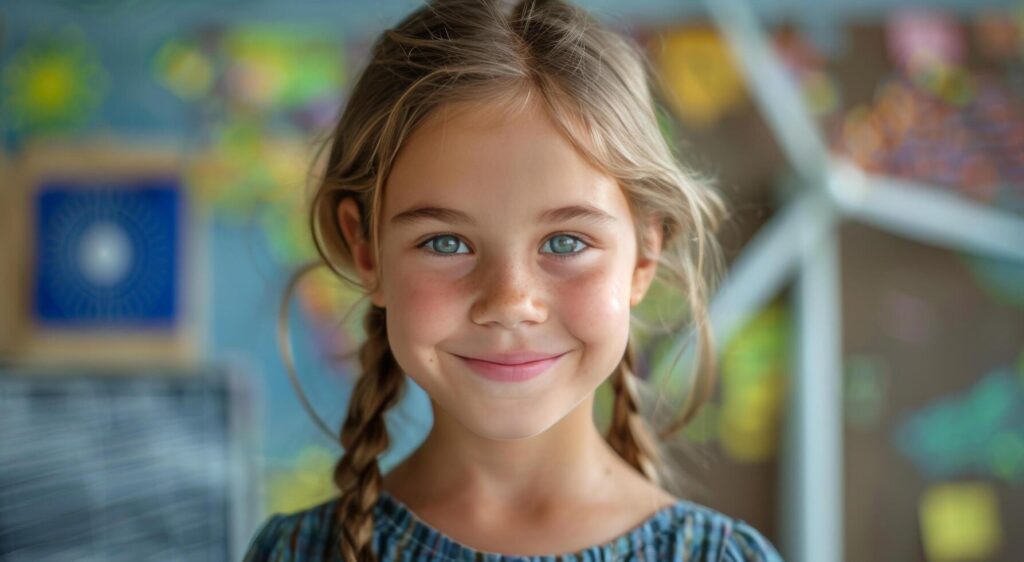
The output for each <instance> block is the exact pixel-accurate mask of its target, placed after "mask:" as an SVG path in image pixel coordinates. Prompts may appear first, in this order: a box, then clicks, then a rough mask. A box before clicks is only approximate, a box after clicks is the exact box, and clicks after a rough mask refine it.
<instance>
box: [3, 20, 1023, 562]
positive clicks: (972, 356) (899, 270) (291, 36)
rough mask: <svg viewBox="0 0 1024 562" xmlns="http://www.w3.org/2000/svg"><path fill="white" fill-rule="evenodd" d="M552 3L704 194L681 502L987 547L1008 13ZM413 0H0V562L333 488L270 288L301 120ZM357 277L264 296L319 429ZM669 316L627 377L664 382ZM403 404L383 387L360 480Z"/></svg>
mask: <svg viewBox="0 0 1024 562" xmlns="http://www.w3.org/2000/svg"><path fill="white" fill-rule="evenodd" d="M579 3H580V4H582V5H583V6H585V7H587V8H589V9H591V10H592V11H593V12H594V13H595V14H596V15H597V16H598V17H599V18H600V19H602V20H604V21H605V22H607V23H608V24H609V25H611V26H613V27H614V28H616V29H618V30H619V31H621V32H622V33H625V34H627V35H629V36H630V37H632V38H633V39H634V40H635V41H637V43H638V44H640V45H641V46H642V47H643V48H644V49H645V50H646V51H647V53H648V55H649V56H650V58H651V61H652V63H653V67H654V68H655V69H656V72H657V73H658V78H659V80H660V82H661V86H660V88H659V91H658V92H657V102H658V106H659V109H660V117H661V122H662V128H663V131H664V133H665V135H666V137H667V138H669V140H670V142H671V143H672V144H673V146H674V147H675V149H676V153H677V154H678V156H679V158H680V160H681V161H682V162H683V163H685V164H686V165H688V166H691V167H693V168H695V169H697V170H699V171H701V172H703V173H706V174H708V175H710V176H712V177H714V178H716V181H717V185H716V187H717V189H719V190H720V191H721V193H722V195H723V196H724V197H725V198H726V199H727V201H728V202H729V205H730V208H731V210H732V216H731V219H730V222H729V223H728V225H727V226H726V227H725V228H724V229H723V231H722V232H721V233H720V239H721V242H722V244H723V247H724V249H725V251H726V257H727V260H728V264H729V273H728V275H727V276H726V278H725V280H724V281H723V283H722V285H721V287H720V290H719V292H718V293H717V294H716V296H715V301H714V304H713V309H712V312H713V320H714V324H715V331H716V334H717V337H718V339H719V342H718V343H719V351H720V353H721V356H720V361H721V362H720V369H719V383H718V387H717V390H716V394H715V398H714V400H713V402H712V403H711V404H709V405H708V406H707V407H705V408H704V409H703V410H702V412H701V414H700V416H699V417H698V418H697V419H696V420H695V421H694V422H693V423H692V424H691V425H690V426H689V427H688V428H687V429H686V430H684V432H685V435H686V438H687V440H688V441H689V442H690V443H692V444H693V447H694V449H695V450H697V451H699V454H698V455H697V456H695V457H692V458H690V459H689V460H688V461H687V462H688V464H687V466H688V467H689V468H688V474H687V478H688V479H689V480H690V481H691V482H692V484H693V485H692V487H693V489H694V492H693V497H692V498H691V499H694V500H696V501H699V502H701V503H705V504H707V505H709V506H712V507H714V508H716V509H719V510H721V511H724V512H725V513H727V514H729V515H731V516H734V517H738V518H741V519H744V520H746V521H747V522H749V523H751V524H752V525H754V526H755V527H756V528H758V529H760V530H762V531H763V532H764V534H765V535H766V536H768V537H769V538H770V539H772V541H773V542H775V543H776V544H777V545H779V547H780V550H782V552H783V555H784V556H785V558H786V559H787V560H792V561H805V562H806V561H815V562H837V561H839V560H849V561H867V560H880V559H884V560H894V561H931V562H940V561H958V560H963V561H973V560H978V561H982V560H985V561H995V560H998V561H1011V560H1020V559H1021V556H1022V555H1021V554H1020V553H1021V551H1022V550H1024V533H1022V531H1021V530H1022V529H1024V488H1022V484H1024V4H1022V3H1020V2H1018V1H1015V0H1004V1H998V0H984V1H982V0H941V1H932V2H915V3H910V2H900V1H882V0H831V1H828V2H811V1H808V0H777V1H770V0H747V1H746V2H740V1H738V0H717V1H715V2H710V3H708V4H707V5H705V4H703V3H701V2H698V1H696V0H674V1H669V0H630V1H629V2H619V1H614V0H589V1H584V0H580V2H579ZM417 5H419V2H416V1H413V0H386V1H384V0H382V1H372V0H336V1H333V2H322V1H313V0H301V1H299V0H252V1H241V0H219V1H216V2H201V1H197V0H179V1H177V2H167V1H161V0H77V1H76V0H6V1H4V2H3V3H2V4H0V96H2V97H0V135H2V145H0V560H4V561H7V560H10V561H15V560H18V561H21V560H32V561H39V560H121V559H125V560H129V559H130V560H140V559H146V560H229V559H232V560H237V559H240V558H241V556H242V553H243V552H244V548H245V546H246V545H247V543H248V541H249V539H250V538H251V537H252V534H253V532H254V531H255V530H256V528H257V525H258V524H259V523H261V522H262V521H263V520H264V519H265V518H266V517H267V516H268V515H269V514H271V513H277V512H290V511H295V510H299V509H303V508H306V507H309V506H311V505H314V504H315V503H319V502H321V501H324V500H326V499H328V498H329V497H330V496H331V495H332V494H333V493H334V489H333V485H332V483H331V479H330V474H331V468H332V465H333V462H334V460H335V459H336V458H337V456H338V455H339V454H340V452H341V451H340V448H339V446H338V445H337V443H336V440H332V439H331V438H330V437H329V436H328V435H325V434H324V433H323V432H321V431H320V430H319V429H318V427H317V425H316V423H315V422H314V420H312V419H311V418H310V417H309V415H307V413H306V412H305V410H304V409H303V408H302V405H301V402H300V400H299V398H298V396H297V394H296V392H295V390H294V389H293V387H292V385H291V382H290V380H289V378H288V374H287V372H286V370H285V367H284V363H283V362H282V359H281V357H280V355H279V353H278V351H277V345H276V341H275V334H276V317H277V311H278V308H279V306H281V302H280V299H281V295H282V292H283V289H284V283H285V280H286V278H287V275H288V274H289V273H290V272H291V271H292V270H293V269H294V268H296V267H298V266H300V265H301V264H302V263H304V262H305V261H307V260H309V259H311V258H313V257H314V255H315V254H314V251H313V249H312V245H311V243H310V240H309V238H308V234H307V228H308V226H307V223H306V218H305V213H304V209H305V207H304V204H305V202H306V199H305V197H306V194H307V190H308V187H307V177H308V173H309V171H310V170H311V169H314V168H315V156H316V153H315V151H316V148H317V146H318V142H319V141H320V140H321V139H322V138H323V136H324V135H325V134H327V133H328V132H329V131H330V127H331V124H332V121H333V120H334V119H335V118H336V117H337V115H338V112H339V109H340V107H342V104H343V103H344V101H345V94H346V92H347V91H348V88H349V87H350V86H351V84H352V82H353V80H354V78H355V77H356V76H357V75H358V72H359V70H360V69H361V67H362V65H363V64H365V62H366V57H367V52H368V48H369V45H370V43H371V41H372V40H373V39H374V38H375V36H376V34H378V33H379V32H380V31H381V30H383V29H385V28H386V27H387V26H389V25H392V24H394V23H396V22H397V21H398V20H399V19H400V18H401V17H402V16H404V15H405V14H406V13H408V12H409V11H411V10H412V9H413V8H415V7H416V6H417ZM675 295H677V293H675V292H673V291H671V290H668V289H666V288H664V287H659V286H655V287H654V289H653V290H652V292H651V293H650V296H649V297H648V299H647V300H646V301H645V302H644V303H643V305H642V306H641V307H640V308H639V309H638V314H639V315H641V316H647V317H649V319H651V320H653V319H655V318H658V317H659V316H658V314H661V315H662V317H663V315H664V311H679V312H680V314H682V313H684V312H685V310H684V309H683V305H682V303H681V302H679V301H678V299H676V297H675ZM357 298H358V295H357V294H354V293H353V292H351V291H349V290H346V289H345V288H344V287H343V286H342V284H341V283H340V282H338V281H337V280H335V279H333V278H331V277H330V276H329V275H327V274H326V273H319V274H316V275H312V276H309V277H307V278H306V280H305V281H303V283H302V284H301V285H300V287H299V290H298V294H297V296H296V298H295V299H294V301H293V302H292V303H290V307H289V309H288V310H289V316H290V318H291V321H292V326H293V329H294V334H293V342H294V345H295V354H296V361H297V367H298V369H297V372H298V374H299V378H300V380H301V384H302V387H303V388H304V389H305V392H306V393H307V394H308V396H309V400H310V403H311V406H312V407H313V408H314V409H315V410H316V412H318V413H319V415H320V416H321V417H322V418H323V419H324V420H325V421H326V423H327V425H328V426H329V427H330V428H332V431H333V429H334V428H339V427H340V423H341V420H342V416H343V414H344V412H345V408H346V402H347V399H348V396H349V392H350V388H351V386H352V380H353V377H354V375H355V371H354V367H355V365H354V364H353V363H351V362H349V361H346V360H341V359H338V358H337V357H338V355H339V354H341V353H345V352H348V351H350V350H352V349H354V348H355V346H356V345H358V343H359V341H361V338H362V334H361V326H360V322H359V319H360V317H361V312H362V309H361V308H360V307H356V309H355V310H354V311H353V305H354V304H356V300H357ZM683 338H684V335H682V334H675V335H673V336H672V337H660V338H657V339H652V340H651V341H647V342H645V344H644V347H643V350H644V352H645V354H644V356H643V361H642V363H641V366H642V368H641V369H640V372H641V375H642V376H644V377H645V378H648V379H649V380H651V381H652V382H659V381H660V382H661V383H668V384H682V382H681V381H685V379H686V376H685V373H676V372H670V371H669V370H667V369H666V368H664V365H665V363H664V361H663V360H664V358H666V357H669V356H670V355H671V353H672V352H673V350H674V349H676V345H677V344H678V343H679V342H680V341H682V340H683ZM609 397H610V393H609V390H608V388H606V387H602V388H601V389H600V391H599V400H598V407H597V409H596V411H595V417H596V419H597V420H598V422H599V423H600V424H606V423H607V419H608V415H609V413H610V400H609ZM430 423H431V416H430V410H429V402H428V400H427V398H426V396H425V395H424V393H423V392H422V390H421V389H419V388H418V387H416V386H415V385H414V384H412V383H411V381H410V392H409V393H408V394H407V395H406V396H405V397H404V398H403V401H402V403H401V404H400V405H399V406H398V407H397V408H396V409H395V411H393V412H391V413H390V414H389V418H388V424H389V428H390V431H391V434H392V439H393V444H394V446H393V448H392V449H391V450H389V451H388V453H387V454H386V455H385V456H384V457H383V458H382V461H381V462H382V468H384V470H387V469H389V468H390V467H391V466H393V465H394V464H396V463H397V462H399V461H400V460H402V459H403V458H404V457H405V456H406V455H407V454H408V453H409V452H410V451H411V450H412V449H413V448H415V447H416V446H417V445H418V444H419V442H420V440H421V439H422V438H423V437H424V436H425V435H426V432H427V430H428V428H429V426H430ZM1014 553H1016V554H1014Z"/></svg>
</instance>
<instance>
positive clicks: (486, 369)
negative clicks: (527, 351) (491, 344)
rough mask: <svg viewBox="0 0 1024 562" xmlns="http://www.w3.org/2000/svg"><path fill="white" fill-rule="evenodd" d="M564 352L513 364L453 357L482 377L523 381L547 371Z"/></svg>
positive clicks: (502, 380) (506, 380)
mask: <svg viewBox="0 0 1024 562" xmlns="http://www.w3.org/2000/svg"><path fill="white" fill-rule="evenodd" d="M566 353H568V352H566ZM566 353H562V354H561V355H555V356H553V357H548V358H546V359H538V360H536V361H527V362H525V363H518V364H515V365H506V364H503V363H494V362H491V361H485V360H483V359H472V358H470V357H463V356H461V355H456V356H455V357H458V358H459V359H461V360H462V361H463V362H464V363H465V364H466V365H467V366H469V368H470V369H472V370H473V371H474V372H475V373H476V374H478V375H480V376H482V377H483V378H486V379H489V380H492V381H496V382H523V381H526V380H530V379H532V378H535V377H537V376H540V375H541V374H543V373H545V372H547V371H548V370H549V369H550V368H551V366H552V365H554V364H555V363H557V362H558V360H559V359H560V358H562V357H563V356H565V355H566Z"/></svg>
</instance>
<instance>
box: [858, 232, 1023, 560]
mask: <svg viewBox="0 0 1024 562" xmlns="http://www.w3.org/2000/svg"><path fill="white" fill-rule="evenodd" d="M842 256H843V258H842V285H843V289H842V299H843V314H844V318H843V332H844V353H845V378H846V383H845V386H846V391H845V394H846V410H845V417H846V428H845V449H844V457H845V464H844V476H845V477H844V480H845V489H846V493H845V505H846V508H845V520H846V551H845V559H846V560H849V561H851V562H859V561H865V562H866V561H869V560H878V559H879V558H880V557H881V558H884V559H886V560H900V561H922V562H924V561H928V562H942V561H944V560H988V561H1005V562H1010V561H1011V560H1019V559H1020V554H1019V553H1020V552H1021V551H1022V550H1024V534H1022V533H1020V529H1021V528H1022V525H1024V363H1022V361H1024V299H1022V296H1024V265H1021V264H1016V265H1014V264H1009V263H1001V262H991V261H987V260H980V259H978V258H975V257H971V256H963V255H959V254H957V253H954V252H951V251H948V250H940V249H936V248H933V247H931V246H927V245H924V244H919V243H917V242H913V241H908V240H905V239H901V238H898V237H895V236H892V235H889V234H886V233H883V232H881V231H878V230H875V229H872V228H869V227H865V226H858V225H852V224H851V225H847V226H846V227H845V228H844V230H843V235H842Z"/></svg>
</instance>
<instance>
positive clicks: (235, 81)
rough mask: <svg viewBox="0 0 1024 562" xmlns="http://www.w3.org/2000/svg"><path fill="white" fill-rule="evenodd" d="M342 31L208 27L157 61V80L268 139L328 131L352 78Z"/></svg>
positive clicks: (163, 50)
mask: <svg viewBox="0 0 1024 562" xmlns="http://www.w3.org/2000/svg"><path fill="white" fill-rule="evenodd" d="M344 53H345V51H344V49H343V43H342V42H341V40H340V38H339V36H338V33H337V31H336V30H327V29H323V30H317V29H315V28H311V27H309V26H303V27H296V26H289V25H284V24H274V25H270V24H264V25H256V24H253V25H247V26H240V27H232V28H207V29H202V30H198V31H197V32H195V33H193V34H187V35H183V36H181V37H177V38H174V39H172V40H170V41H168V42H167V43H165V44H164V45H163V46H161V47H160V49H159V50H158V51H157V52H156V54H155V56H154V57H153V60H152V68H153V73H154V74H155V76H156V78H157V80H158V81H159V82H160V83H162V84H163V85H164V86H165V87H167V88H168V89H170V90H171V91H172V92H174V93H175V94H176V95H178V96H179V97H181V98H182V99H185V100H187V101H189V102H191V103H197V104H209V106H210V107H211V108H216V112H217V113H220V114H223V115H225V116H226V117H227V119H228V120H229V121H232V120H237V119H245V120H251V121H258V122H259V123H260V124H261V126H262V127H263V128H264V129H265V130H264V132H266V133H268V134H276V135H280V134H282V133H284V134H289V133H290V134H303V133H311V132H320V130H322V129H323V128H324V127H327V126H329V125H330V124H331V121H332V120H333V118H334V116H335V114H336V111H337V109H338V106H339V104H340V101H341V94H342V90H343V86H344V82H345V77H346V59H345V56H344Z"/></svg>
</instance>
